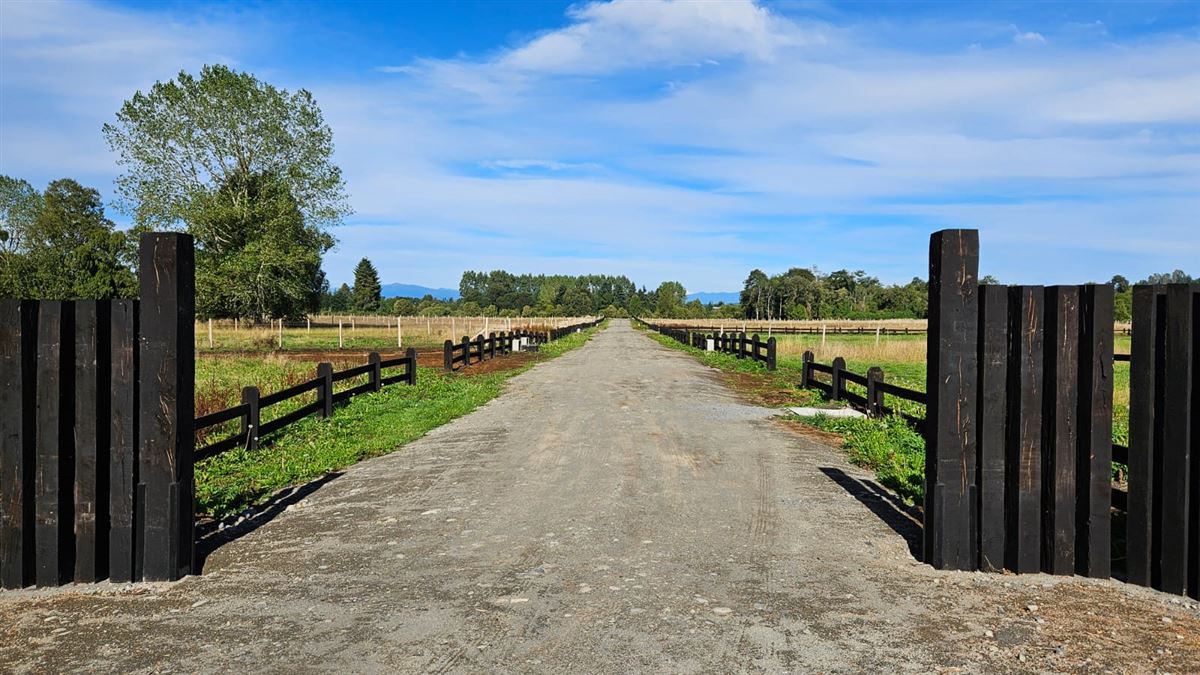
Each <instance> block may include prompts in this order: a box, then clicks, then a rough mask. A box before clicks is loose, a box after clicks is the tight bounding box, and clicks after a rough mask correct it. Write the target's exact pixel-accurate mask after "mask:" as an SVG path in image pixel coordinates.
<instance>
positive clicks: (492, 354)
mask: <svg viewBox="0 0 1200 675" xmlns="http://www.w3.org/2000/svg"><path fill="white" fill-rule="evenodd" d="M494 358H496V334H495V333H488V359H494Z"/></svg>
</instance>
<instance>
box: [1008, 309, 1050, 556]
mask: <svg viewBox="0 0 1200 675" xmlns="http://www.w3.org/2000/svg"><path fill="white" fill-rule="evenodd" d="M1044 299H1045V289H1044V288H1042V287H1041V286H1018V287H1013V288H1011V289H1010V290H1009V327H1008V333H1009V355H1008V356H1009V365H1008V411H1007V412H1008V430H1007V432H1006V446H1007V447H1006V450H1005V458H1006V462H1005V466H1006V472H1005V477H1004V480H1005V492H1004V494H1005V499H1004V509H1005V534H1006V537H1007V541H1006V544H1005V551H1006V552H1005V565H1006V566H1007V567H1008V568H1009V569H1011V570H1012V571H1014V572H1020V573H1026V572H1037V571H1040V570H1041V564H1042V534H1041V533H1042V529H1041V528H1042V521H1041V518H1042V412H1043V411H1042V392H1043V389H1042V385H1043V368H1044V367H1045V360H1044V357H1043V355H1044V349H1045V331H1044V325H1045V324H1044V321H1045V311H1044V310H1045V301H1044Z"/></svg>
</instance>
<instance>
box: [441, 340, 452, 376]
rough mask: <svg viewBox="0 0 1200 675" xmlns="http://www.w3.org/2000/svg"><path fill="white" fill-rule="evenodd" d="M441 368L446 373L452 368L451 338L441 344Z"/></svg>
mask: <svg viewBox="0 0 1200 675" xmlns="http://www.w3.org/2000/svg"><path fill="white" fill-rule="evenodd" d="M442 370H444V371H446V372H447V373H448V372H450V371H452V370H454V342H453V341H451V340H446V342H444V343H443V344H442Z"/></svg>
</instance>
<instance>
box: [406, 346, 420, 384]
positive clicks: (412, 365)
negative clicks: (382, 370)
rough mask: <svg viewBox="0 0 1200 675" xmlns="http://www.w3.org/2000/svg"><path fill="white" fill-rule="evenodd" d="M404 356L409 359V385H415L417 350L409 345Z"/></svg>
mask: <svg viewBox="0 0 1200 675" xmlns="http://www.w3.org/2000/svg"><path fill="white" fill-rule="evenodd" d="M404 358H405V359H407V360H408V373H407V375H408V380H407V382H408V386H410V387H413V386H416V384H417V350H416V349H414V348H412V347H409V348H408V349H406V350H405V351H404Z"/></svg>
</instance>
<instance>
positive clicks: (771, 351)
mask: <svg viewBox="0 0 1200 675" xmlns="http://www.w3.org/2000/svg"><path fill="white" fill-rule="evenodd" d="M775 364H776V361H775V338H774V337H769V338H767V370H775Z"/></svg>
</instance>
